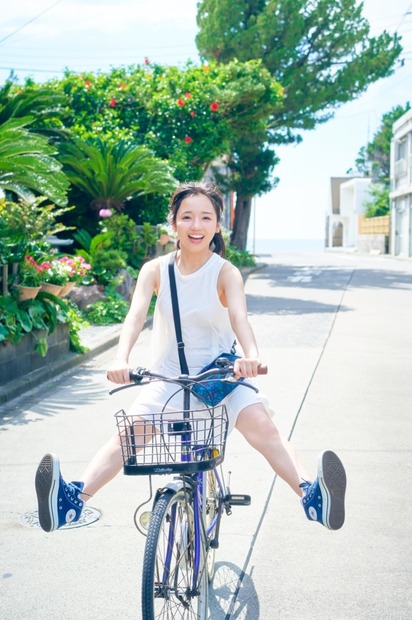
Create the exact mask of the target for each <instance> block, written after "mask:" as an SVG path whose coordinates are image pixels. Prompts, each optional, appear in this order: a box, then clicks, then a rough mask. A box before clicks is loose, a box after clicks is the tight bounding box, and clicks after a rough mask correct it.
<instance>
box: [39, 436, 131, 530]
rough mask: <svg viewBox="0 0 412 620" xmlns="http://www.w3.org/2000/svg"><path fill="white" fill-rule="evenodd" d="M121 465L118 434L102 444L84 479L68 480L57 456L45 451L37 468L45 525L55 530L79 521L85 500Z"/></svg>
mask: <svg viewBox="0 0 412 620" xmlns="http://www.w3.org/2000/svg"><path fill="white" fill-rule="evenodd" d="M121 467H122V455H121V449H120V442H119V437H118V435H117V434H116V435H114V436H113V437H112V438H111V439H110V440H109V441H107V442H106V443H105V444H104V445H103V446H102V447H101V448H100V450H99V451H98V452H97V454H96V455H95V457H94V458H93V459H92V461H91V462H90V464H89V465H88V466H87V468H86V470H85V471H84V473H83V476H82V480H81V481H72V482H69V483H67V482H65V480H64V479H63V477H62V475H61V472H60V461H59V459H58V457H57V456H56V455H55V454H46V455H45V456H44V457H43V458H42V460H41V461H40V464H39V466H38V468H37V472H36V480H35V485H36V493H37V500H38V507H39V522H40V526H41V527H42V529H43V530H45V531H46V532H52V531H54V530H57V529H58V528H59V527H62V526H63V525H66V523H73V522H75V521H78V520H79V518H80V515H81V513H82V510H83V507H84V504H85V501H87V499H88V498H89V497H91V496H92V495H94V494H95V493H97V491H98V490H99V489H101V488H102V487H103V486H104V485H105V484H107V483H108V482H109V481H110V480H112V478H114V477H115V476H116V474H118V473H119V471H120V469H121Z"/></svg>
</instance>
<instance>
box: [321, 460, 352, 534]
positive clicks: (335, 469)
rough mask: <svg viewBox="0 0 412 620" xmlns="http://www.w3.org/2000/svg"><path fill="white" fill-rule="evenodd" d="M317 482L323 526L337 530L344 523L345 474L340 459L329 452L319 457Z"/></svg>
mask: <svg viewBox="0 0 412 620" xmlns="http://www.w3.org/2000/svg"><path fill="white" fill-rule="evenodd" d="M318 480H319V488H320V491H321V494H322V521H323V524H324V525H325V526H326V527H327V528H329V529H330V530H339V529H340V528H341V527H342V525H343V524H344V522H345V492H346V473H345V468H344V467H343V465H342V462H341V460H340V458H339V457H338V456H337V455H336V454H335V453H334V452H331V451H330V450H326V451H325V452H322V454H320V456H319V460H318Z"/></svg>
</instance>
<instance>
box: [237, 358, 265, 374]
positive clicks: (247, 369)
mask: <svg viewBox="0 0 412 620" xmlns="http://www.w3.org/2000/svg"><path fill="white" fill-rule="evenodd" d="M266 373H267V366H264V365H263V364H262V362H261V361H260V360H259V359H258V358H256V357H240V358H239V359H237V360H236V361H235V363H234V367H233V374H234V376H235V378H237V379H238V378H240V377H245V378H251V377H257V375H262V374H266Z"/></svg>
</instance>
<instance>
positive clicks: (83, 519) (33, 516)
mask: <svg viewBox="0 0 412 620" xmlns="http://www.w3.org/2000/svg"><path fill="white" fill-rule="evenodd" d="M101 516H102V513H101V512H100V510H97V508H91V507H90V506H86V508H84V510H83V512H82V514H81V516H80V519H79V520H78V521H76V522H75V523H67V525H63V527H60V528H59V529H60V530H73V529H74V528H76V527H83V526H84V525H90V524H91V523H94V522H95V521H98V520H99V519H100V518H101ZM19 523H20V524H21V525H24V527H37V528H38V529H41V528H40V523H39V516H38V511H37V510H33V512H24V513H23V514H21V515H20V516H19Z"/></svg>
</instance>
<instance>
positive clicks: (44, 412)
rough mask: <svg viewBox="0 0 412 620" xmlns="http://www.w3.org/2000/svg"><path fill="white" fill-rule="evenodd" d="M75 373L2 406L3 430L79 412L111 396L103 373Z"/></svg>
mask: <svg viewBox="0 0 412 620" xmlns="http://www.w3.org/2000/svg"><path fill="white" fill-rule="evenodd" d="M72 373H73V370H71V371H70V374H68V375H67V376H65V375H63V376H62V375H57V376H55V377H53V378H52V379H50V381H47V382H45V383H43V384H42V385H41V386H39V387H37V388H34V389H32V390H30V391H29V392H27V393H25V394H23V395H22V396H21V397H19V398H15V399H13V400H11V401H9V402H6V403H4V404H2V405H0V431H5V430H7V429H8V427H11V426H25V425H28V424H33V423H36V422H38V421H40V420H41V419H42V418H44V417H52V416H55V415H57V414H59V413H62V412H65V411H75V410H76V409H77V408H79V407H81V406H83V405H85V404H86V405H87V403H91V402H96V399H97V398H102V396H103V397H105V396H107V395H108V389H107V390H104V388H102V385H101V384H100V383H99V378H101V376H102V371H99V370H92V369H84V368H82V371H81V372H76V373H75V374H74V375H73V374H72ZM65 391H66V394H65V393H64V392H65ZM34 412H35V415H33V414H34Z"/></svg>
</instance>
